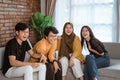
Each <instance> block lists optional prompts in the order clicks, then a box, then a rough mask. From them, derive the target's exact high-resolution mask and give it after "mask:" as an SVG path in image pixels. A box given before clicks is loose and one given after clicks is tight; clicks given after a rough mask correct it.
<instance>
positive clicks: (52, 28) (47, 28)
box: [44, 26, 58, 36]
mask: <svg viewBox="0 0 120 80" xmlns="http://www.w3.org/2000/svg"><path fill="white" fill-rule="evenodd" d="M50 32H52V33H54V34H58V30H57V29H56V28H55V27H53V26H49V27H46V28H45V31H44V34H45V36H48V35H49V33H50Z"/></svg>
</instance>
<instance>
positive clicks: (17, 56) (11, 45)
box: [2, 23, 46, 80]
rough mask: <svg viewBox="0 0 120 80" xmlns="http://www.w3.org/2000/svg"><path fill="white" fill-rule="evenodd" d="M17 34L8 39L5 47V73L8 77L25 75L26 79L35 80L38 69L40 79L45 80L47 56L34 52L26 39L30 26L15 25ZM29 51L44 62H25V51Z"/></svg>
mask: <svg viewBox="0 0 120 80" xmlns="http://www.w3.org/2000/svg"><path fill="white" fill-rule="evenodd" d="M15 33H16V36H15V37H14V38H13V39H11V40H10V41H8V43H7V44H6V47H5V54H4V62H3V71H2V72H3V74H4V75H5V76H6V77H8V78H13V77H21V76H24V80H33V72H37V71H38V74H39V75H38V78H39V79H38V80H45V75H46V66H45V64H44V62H46V57H45V56H44V55H39V54H34V52H33V50H32V49H31V48H30V46H29V44H28V42H27V41H26V40H27V38H28V36H29V28H28V26H27V25H26V24H24V23H18V24H16V26H15ZM26 51H28V52H29V53H30V55H31V56H32V57H34V58H39V59H40V61H42V62H43V63H30V62H24V58H25V53H26Z"/></svg>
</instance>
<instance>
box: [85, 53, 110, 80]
mask: <svg viewBox="0 0 120 80" xmlns="http://www.w3.org/2000/svg"><path fill="white" fill-rule="evenodd" d="M109 65H110V58H109V54H108V53H107V52H106V53H105V54H104V56H101V57H95V56H94V55H87V56H86V63H85V69H84V70H85V71H84V77H85V80H91V79H93V78H95V77H96V78H98V70H97V69H99V68H103V67H107V66H109Z"/></svg>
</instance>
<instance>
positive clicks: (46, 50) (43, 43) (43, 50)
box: [30, 38, 57, 62]
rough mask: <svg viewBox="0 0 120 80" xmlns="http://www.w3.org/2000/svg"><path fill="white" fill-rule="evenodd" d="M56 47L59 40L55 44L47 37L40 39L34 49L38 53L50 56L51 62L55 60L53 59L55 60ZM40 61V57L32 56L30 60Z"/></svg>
mask: <svg viewBox="0 0 120 80" xmlns="http://www.w3.org/2000/svg"><path fill="white" fill-rule="evenodd" d="M56 48H57V40H56V41H55V42H54V43H53V44H50V43H49V42H48V41H47V40H46V39H44V38H43V39H42V40H40V41H39V42H37V43H36V44H35V46H34V47H33V50H34V51H35V52H36V53H37V54H44V55H45V56H46V57H48V58H49V60H50V61H51V62H53V60H55V57H54V55H55V50H56ZM38 61H39V60H38V59H35V58H32V57H30V62H38Z"/></svg>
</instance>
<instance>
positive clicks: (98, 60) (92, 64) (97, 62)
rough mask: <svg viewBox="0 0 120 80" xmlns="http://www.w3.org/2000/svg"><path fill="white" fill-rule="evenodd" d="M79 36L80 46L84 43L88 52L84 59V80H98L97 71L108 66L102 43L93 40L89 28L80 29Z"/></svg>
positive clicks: (108, 60) (108, 61)
mask: <svg viewBox="0 0 120 80" xmlns="http://www.w3.org/2000/svg"><path fill="white" fill-rule="evenodd" d="M80 35H81V43H82V46H83V45H84V41H85V42H86V44H87V48H88V50H89V52H90V54H89V55H87V56H86V59H85V60H86V61H85V68H84V69H85V70H84V76H85V80H98V72H97V69H99V68H103V67H107V66H109V65H110V58H109V54H108V52H107V51H106V49H105V47H104V45H103V43H102V42H101V41H99V40H98V39H97V38H95V36H94V34H93V32H92V30H91V29H90V27H89V26H83V27H82V28H81V33H80ZM83 54H84V53H83Z"/></svg>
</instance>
